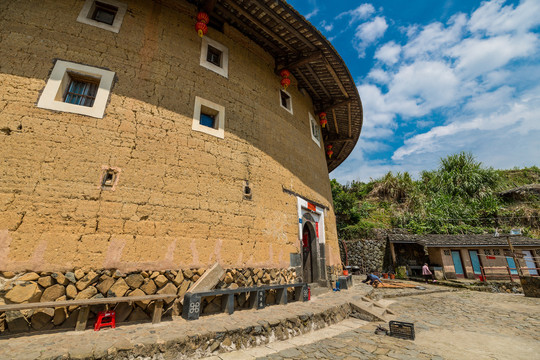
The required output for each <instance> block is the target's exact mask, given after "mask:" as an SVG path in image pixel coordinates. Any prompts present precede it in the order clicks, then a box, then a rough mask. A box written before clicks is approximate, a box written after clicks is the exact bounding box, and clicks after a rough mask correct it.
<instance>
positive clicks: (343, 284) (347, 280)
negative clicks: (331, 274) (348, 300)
mask: <svg viewBox="0 0 540 360" xmlns="http://www.w3.org/2000/svg"><path fill="white" fill-rule="evenodd" d="M338 281H339V288H340V289H341V290H348V289H350V288H352V287H353V277H352V275H347V276H345V275H341V276H339V277H338Z"/></svg>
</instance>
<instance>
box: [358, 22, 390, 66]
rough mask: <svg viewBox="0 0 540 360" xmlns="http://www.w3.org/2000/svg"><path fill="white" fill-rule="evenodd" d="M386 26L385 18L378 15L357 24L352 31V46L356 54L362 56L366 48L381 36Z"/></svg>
mask: <svg viewBox="0 0 540 360" xmlns="http://www.w3.org/2000/svg"><path fill="white" fill-rule="evenodd" d="M387 28H388V24H387V23H386V20H385V19H384V18H383V17H380V16H377V17H375V18H374V19H373V20H372V21H370V22H366V23H363V24H360V25H358V27H357V28H356V31H355V33H354V47H355V49H356V51H358V56H359V57H364V56H365V50H366V48H367V47H368V46H370V45H371V44H373V43H374V42H375V41H376V40H377V39H379V38H380V37H382V36H383V35H384V33H385V31H386V29H387Z"/></svg>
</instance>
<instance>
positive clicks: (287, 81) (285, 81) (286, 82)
mask: <svg viewBox="0 0 540 360" xmlns="http://www.w3.org/2000/svg"><path fill="white" fill-rule="evenodd" d="M289 85H291V79H289V78H283V79H281V86H283V89H284V90H287V88H288V87H289Z"/></svg>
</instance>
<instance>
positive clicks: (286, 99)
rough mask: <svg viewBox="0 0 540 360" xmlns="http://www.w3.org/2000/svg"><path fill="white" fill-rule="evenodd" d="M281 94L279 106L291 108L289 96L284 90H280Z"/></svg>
mask: <svg viewBox="0 0 540 360" xmlns="http://www.w3.org/2000/svg"><path fill="white" fill-rule="evenodd" d="M280 94H281V106H283V107H284V108H286V109H288V110H290V109H291V97H290V96H289V94H287V93H286V92H285V91H283V90H280Z"/></svg>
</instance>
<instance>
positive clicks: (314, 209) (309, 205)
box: [307, 202, 317, 211]
mask: <svg viewBox="0 0 540 360" xmlns="http://www.w3.org/2000/svg"><path fill="white" fill-rule="evenodd" d="M307 208H308V209H309V210H311V211H317V207H316V206H315V205H314V204H312V203H310V202H308V203H307Z"/></svg>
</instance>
